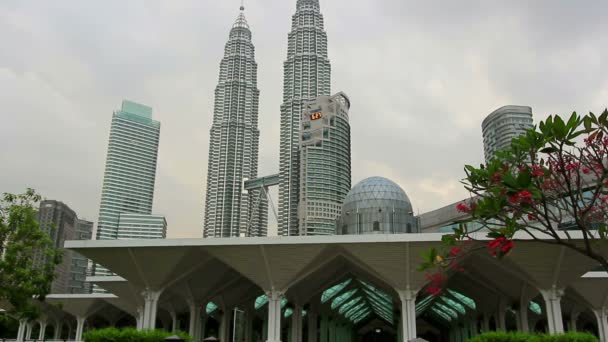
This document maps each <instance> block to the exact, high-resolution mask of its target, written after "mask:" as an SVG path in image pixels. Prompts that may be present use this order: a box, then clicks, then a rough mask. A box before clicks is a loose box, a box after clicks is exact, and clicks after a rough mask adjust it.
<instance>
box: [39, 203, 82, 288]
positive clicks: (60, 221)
mask: <svg viewBox="0 0 608 342" xmlns="http://www.w3.org/2000/svg"><path fill="white" fill-rule="evenodd" d="M77 220H78V217H77V216H76V213H75V212H74V210H72V209H70V207H68V206H67V205H66V204H64V203H62V202H59V201H54V200H44V201H41V202H40V209H39V210H38V222H40V229H41V230H43V231H45V232H47V233H48V234H49V236H50V238H51V240H52V241H53V244H54V245H55V248H61V249H63V243H64V242H65V241H66V240H75V237H76V222H77ZM37 258H38V259H39V261H40V262H42V261H43V260H42V258H44V256H42V255H38V256H37ZM71 268H72V252H69V251H67V252H65V253H64V254H63V259H62V261H61V264H59V265H57V267H56V268H55V279H54V280H53V284H52V285H51V293H69V287H70V278H71V273H70V272H71Z"/></svg>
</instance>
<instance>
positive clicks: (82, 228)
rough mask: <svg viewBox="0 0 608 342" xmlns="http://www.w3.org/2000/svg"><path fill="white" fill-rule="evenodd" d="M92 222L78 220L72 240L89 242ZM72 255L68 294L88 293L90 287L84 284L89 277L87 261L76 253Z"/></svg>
mask: <svg viewBox="0 0 608 342" xmlns="http://www.w3.org/2000/svg"><path fill="white" fill-rule="evenodd" d="M93 225H94V224H93V222H91V221H87V220H81V219H78V220H77V221H76V231H75V236H74V240H91V239H92V238H93ZM69 253H71V254H72V269H71V270H70V274H71V276H70V284H69V293H90V292H91V285H90V284H89V283H87V282H86V277H87V275H89V274H88V273H89V259H87V258H85V257H84V256H82V255H80V254H79V253H77V252H69Z"/></svg>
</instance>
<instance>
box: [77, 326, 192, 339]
mask: <svg viewBox="0 0 608 342" xmlns="http://www.w3.org/2000/svg"><path fill="white" fill-rule="evenodd" d="M173 335H177V336H179V337H181V338H182V339H184V341H187V342H191V341H192V339H191V338H190V336H189V335H188V334H187V333H185V332H181V331H178V332H177V333H172V332H167V331H164V330H142V331H138V330H136V329H133V328H125V329H116V328H106V329H98V330H90V331H87V332H86V333H84V335H83V338H84V341H85V342H162V341H163V340H164V339H165V338H166V337H169V336H173Z"/></svg>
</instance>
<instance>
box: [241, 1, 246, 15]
mask: <svg viewBox="0 0 608 342" xmlns="http://www.w3.org/2000/svg"><path fill="white" fill-rule="evenodd" d="M240 10H241V12H242V11H244V10H245V0H241V8H240Z"/></svg>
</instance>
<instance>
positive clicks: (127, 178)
mask: <svg viewBox="0 0 608 342" xmlns="http://www.w3.org/2000/svg"><path fill="white" fill-rule="evenodd" d="M159 137H160V122H158V121H154V120H152V108H150V107H148V106H144V105H142V104H138V103H135V102H131V101H126V100H125V101H123V102H122V107H121V109H120V110H119V111H116V112H114V114H113V116H112V125H111V127H110V141H109V144H108V155H107V158H106V168H105V173H104V178H103V187H102V190H101V204H100V205H99V221H98V224H97V240H111V239H123V238H125V237H126V236H128V235H129V232H131V231H134V230H136V227H134V226H133V223H134V221H133V220H131V221H129V224H128V231H126V232H121V228H125V227H126V226H125V224H124V223H123V225H122V227H121V222H120V221H121V217H124V215H126V214H133V215H137V216H138V220H143V217H144V216H149V217H150V218H151V219H153V218H155V217H157V215H151V213H152V202H153V199H154V183H155V181H156V160H157V156H158V142H159ZM163 222H164V219H163ZM142 229H146V226H145V225H144V227H142ZM153 229H156V228H153ZM164 229H166V226H165V228H164ZM138 237H139V238H145V237H141V236H138ZM94 274H95V275H110V274H111V273H110V272H108V271H107V270H106V269H104V268H103V267H101V266H99V265H95V270H94ZM95 291H96V292H97V291H99V289H98V288H95Z"/></svg>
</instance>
